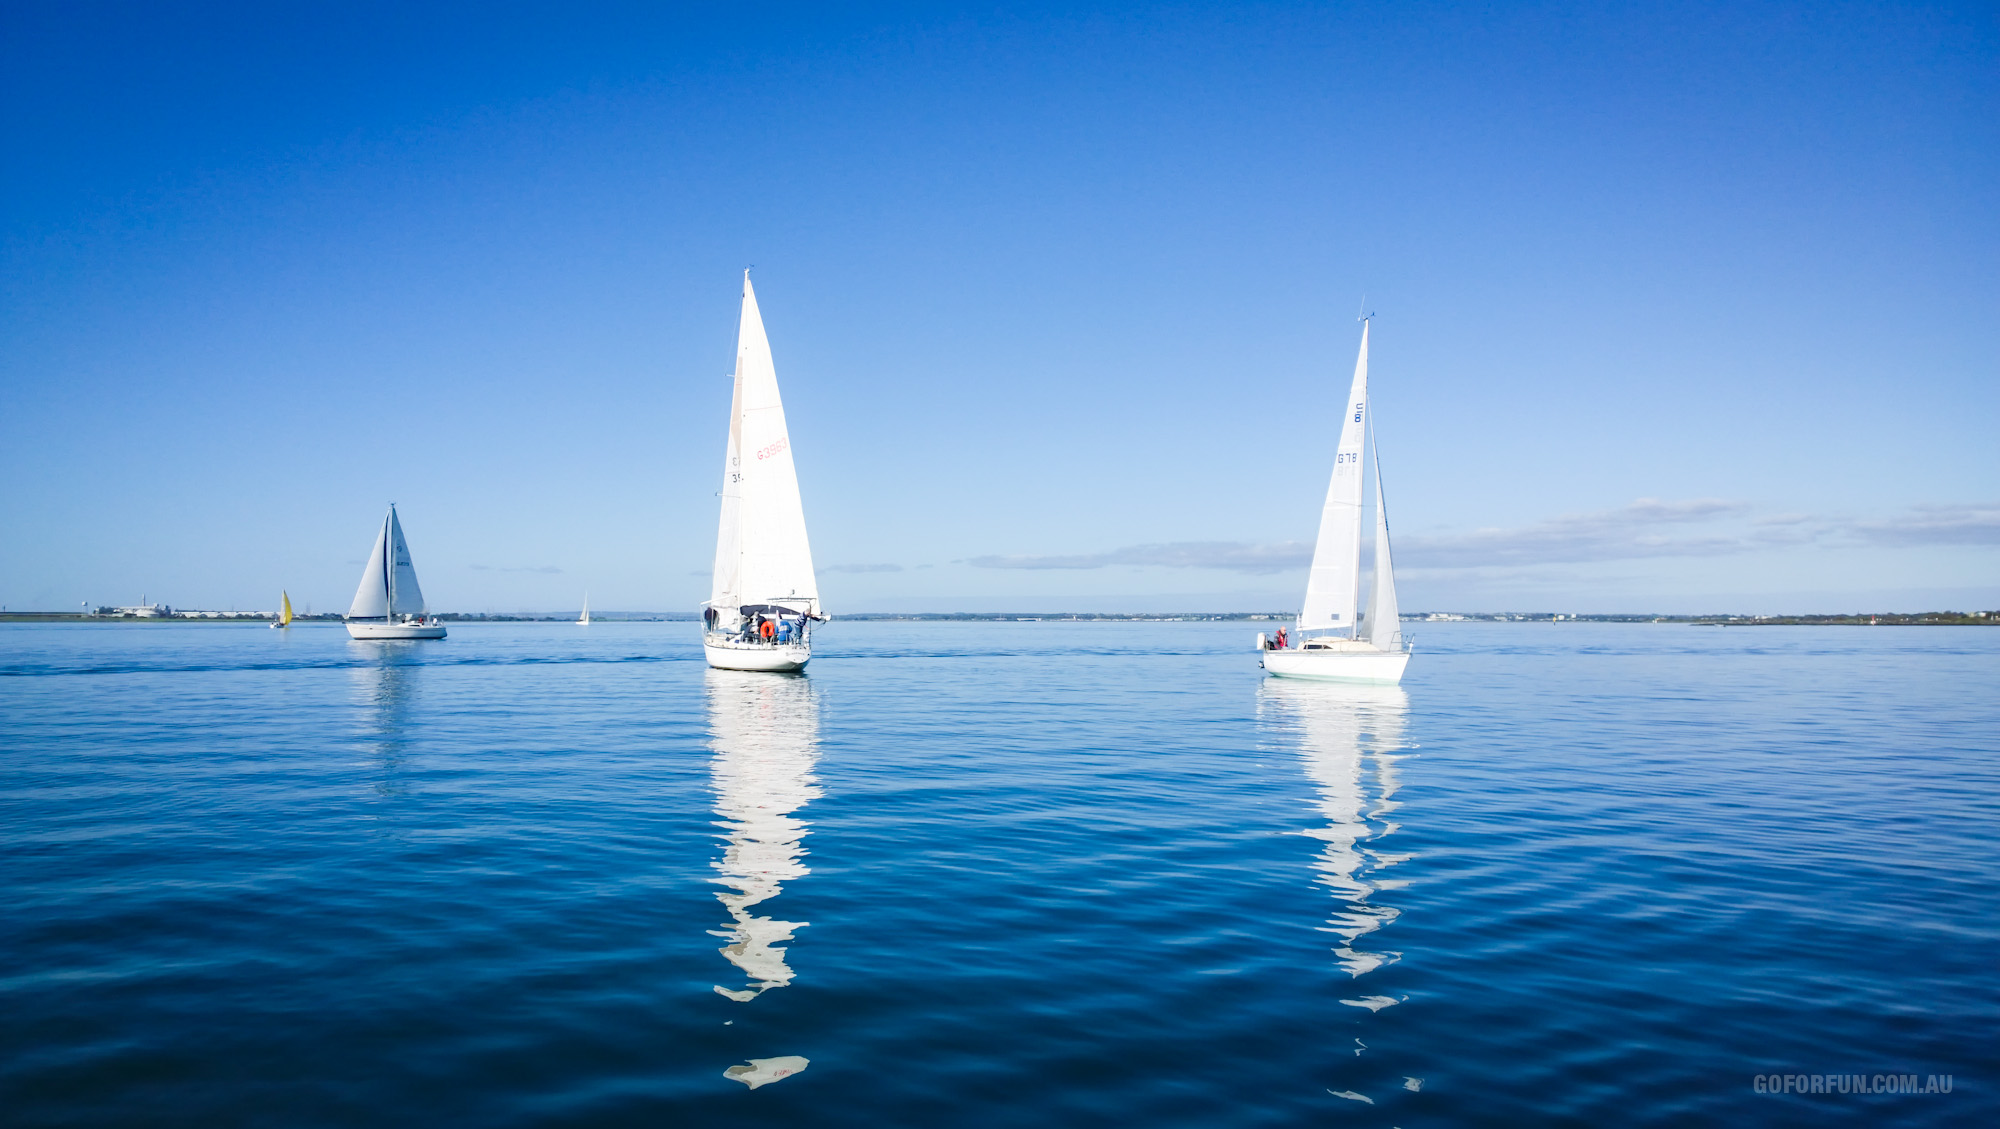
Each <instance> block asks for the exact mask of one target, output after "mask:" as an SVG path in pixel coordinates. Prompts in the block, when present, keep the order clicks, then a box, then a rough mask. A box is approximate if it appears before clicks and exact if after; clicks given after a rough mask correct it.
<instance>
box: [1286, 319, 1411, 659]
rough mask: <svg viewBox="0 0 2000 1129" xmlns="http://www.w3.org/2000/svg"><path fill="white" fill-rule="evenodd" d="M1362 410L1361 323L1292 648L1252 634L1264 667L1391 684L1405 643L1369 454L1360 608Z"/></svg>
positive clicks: (1378, 479)
mask: <svg viewBox="0 0 2000 1129" xmlns="http://www.w3.org/2000/svg"><path fill="white" fill-rule="evenodd" d="M1372 420H1373V417H1372V414H1371V413H1370V412H1369V410H1368V322H1367V320H1366V319H1364V320H1363V321H1362V323H1361V354H1360V356H1359V357H1357V358H1356V359H1355V362H1354V384H1353V386H1352V387H1351V388H1350V389H1349V390H1348V393H1347V401H1346V405H1345V408H1344V410H1343V411H1342V412H1341V427H1340V446H1339V447H1338V448H1337V449H1336V450H1335V453H1334V456H1333V481H1332V482H1330V483H1329V484H1328V485H1327V489H1326V507H1325V509H1324V510H1322V511H1321V512H1320V519H1319V542H1318V544H1316V545H1315V546H1314V547H1313V561H1312V573H1311V575H1310V576H1309V577H1308V578H1307V580H1306V600H1305V604H1304V605H1303V606H1302V607H1301V608H1300V610H1299V619H1298V634H1299V638H1298V640H1297V643H1298V644H1299V645H1298V646H1296V647H1287V648H1281V649H1271V648H1270V645H1269V643H1268V642H1267V641H1266V640H1265V638H1264V636H1263V635H1262V634H1261V633H1260V634H1259V635H1258V636H1257V646H1258V649H1259V650H1260V651H1262V653H1263V656H1264V669H1265V670H1267V671H1269V672H1270V673H1272V674H1277V675H1284V676H1286V677H1290V678H1318V679H1324V680H1327V681H1331V682H1372V683H1376V684H1388V685H1393V684H1395V683H1398V682H1401V681H1402V680H1403V668H1404V667H1406V666H1408V665H1409V663H1410V645H1409V644H1408V643H1407V642H1405V641H1404V640H1403V624H1402V620H1401V617H1400V615H1399V613H1398V611H1397V608H1396V575H1395V569H1394V567H1393V566H1392V565H1391V563H1390V560H1389V510H1388V508H1387V507H1386V506H1385V505H1384V504H1383V501H1382V460H1381V455H1380V452H1379V451H1377V452H1375V461H1374V466H1375V583H1374V588H1373V591H1372V592H1371V593H1370V598H1369V601H1368V607H1367V610H1366V611H1365V612H1364V611H1363V610H1362V605H1361V509H1362V506H1361V500H1362V490H1361V480H1362V470H1363V467H1364V466H1365V465H1366V464H1364V462H1363V461H1362V455H1363V453H1364V450H1363V449H1364V447H1373V446H1374V444H1373V443H1372V442H1369V439H1370V437H1371V436H1372V435H1373V434H1374V427H1373V425H1372Z"/></svg>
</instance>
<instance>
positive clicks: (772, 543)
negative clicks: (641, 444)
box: [701, 271, 827, 671]
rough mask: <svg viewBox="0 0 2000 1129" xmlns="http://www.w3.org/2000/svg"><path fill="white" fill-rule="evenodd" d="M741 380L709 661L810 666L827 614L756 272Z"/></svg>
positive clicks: (705, 642) (732, 666)
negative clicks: (816, 633)
mask: <svg viewBox="0 0 2000 1129" xmlns="http://www.w3.org/2000/svg"><path fill="white" fill-rule="evenodd" d="M732 379H733V380H734V381H735V391H734V393H733V394H732V395H731V397H730V402H729V448H728V452H727V455H726V457H725V458H724V461H723V465H722V520H721V523H720V525H719V527H718V529H717V531H716V537H715V574H714V578H713V580H712V582H711V584H710V587H709V597H708V600H707V602H705V603H704V604H702V622H703V623H704V624H705V630H704V631H703V633H702V639H701V643H702V650H703V652H704V653H705V654H707V656H708V665H710V666H713V667H721V668H723V669H725V670H773V671H796V670H801V669H804V667H805V665H806V662H807V660H809V659H811V658H812V625H813V624H814V623H823V622H825V620H826V618H827V617H826V616H825V615H824V614H823V613H822V611H821V610H820V606H819V584H818V582H817V581H816V580H815V579H814V578H813V565H812V548H811V546H809V545H808V544H807V543H806V516H805V509H804V507H803V506H802V505H801V504H800V502H799V476H798V473H797V471H796V470H795V469H794V467H793V465H792V442H791V437H790V436H789V435H788V434H787V433H786V431H785V406H784V404H783V403H782V402H781V401H780V400H779V399H778V370H777V367H776V365H775V364H773V362H772V360H771V342H770V340H769V339H768V338H767V337H765V336H764V319H763V316H762V315H761V314H759V313H758V312H757V292H756V291H755V290H753V289H752V288H751V286H750V272H749V271H744V272H743V313H742V320H741V321H740V322H738V324H737V330H736V373H735V375H734V377H733V378H732Z"/></svg>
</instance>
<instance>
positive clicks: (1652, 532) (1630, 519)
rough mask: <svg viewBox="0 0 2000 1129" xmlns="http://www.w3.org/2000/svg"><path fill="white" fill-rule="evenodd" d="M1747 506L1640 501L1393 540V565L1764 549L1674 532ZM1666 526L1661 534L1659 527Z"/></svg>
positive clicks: (1756, 543) (1759, 543)
mask: <svg viewBox="0 0 2000 1129" xmlns="http://www.w3.org/2000/svg"><path fill="white" fill-rule="evenodd" d="M1748 508H1749V507H1748V506H1747V505H1745V504H1744V503H1742V502H1730V501H1724V500H1722V499H1720V498H1694V499H1689V500H1687V501H1680V502H1665V501H1661V500H1660V499H1658V498H1640V499H1639V500H1637V501H1635V502H1632V503H1631V504H1629V505H1625V506H1620V507H1618V508H1617V509H1615V510H1599V511H1596V512H1594V513H1584V514H1569V515H1566V516H1564V517H1558V518H1551V519H1549V520H1548V521H1542V522H1537V523H1535V524H1534V525H1524V526H1520V527H1518V528H1514V529H1478V530H1474V531H1472V532H1471V533H1460V534H1447V535H1443V536H1428V537H1399V538H1396V539H1395V546H1396V558H1397V563H1398V564H1407V565H1409V566H1410V567H1412V568H1424V569H1452V568H1491V567H1494V566H1496V565H1538V564H1574V563H1581V562H1585V561H1616V560H1636V559H1642V558H1646V557H1707V556H1718V555H1722V554H1726V553H1740V552H1744V551H1747V550H1750V549H1754V548H1762V547H1764V541H1763V539H1760V538H1745V537H1740V536H1736V535H1734V534H1709V535H1695V536H1689V535H1686V534H1678V535H1677V534H1675V533H1674V532H1672V531H1671V527H1674V526H1684V525H1688V524H1691V523H1696V522H1704V521H1709V520H1712V519H1715V518H1720V517H1731V516H1735V515H1737V514H1740V513H1742V512H1743V511H1745V510H1747V509H1748ZM1663 527H1664V528H1663Z"/></svg>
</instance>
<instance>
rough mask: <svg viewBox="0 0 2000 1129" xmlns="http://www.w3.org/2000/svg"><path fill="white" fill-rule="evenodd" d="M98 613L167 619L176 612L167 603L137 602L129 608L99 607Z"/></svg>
mask: <svg viewBox="0 0 2000 1129" xmlns="http://www.w3.org/2000/svg"><path fill="white" fill-rule="evenodd" d="M97 614H98V615H115V616H123V617H124V618H126V619H165V618H167V617H168V616H170V615H172V614H174V609H172V608H170V607H168V606H167V605H165V604H135V605H133V606H132V607H129V608H99V609H97Z"/></svg>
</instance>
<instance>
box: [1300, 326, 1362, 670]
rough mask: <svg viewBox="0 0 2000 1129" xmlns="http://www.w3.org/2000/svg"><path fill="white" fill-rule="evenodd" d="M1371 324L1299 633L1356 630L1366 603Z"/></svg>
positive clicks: (1345, 412)
mask: <svg viewBox="0 0 2000 1129" xmlns="http://www.w3.org/2000/svg"><path fill="white" fill-rule="evenodd" d="M1367 407H1368V323H1367V322H1362V323H1361V354H1360V356H1358V357H1356V358H1355V361H1354V385H1353V387H1351V388H1350V389H1349V390H1348V393H1347V400H1346V402H1345V403H1344V404H1343V405H1342V406H1341V412H1340V446H1339V447H1337V448H1335V451H1334V456H1333V480H1332V481H1331V482H1329V483H1328V484H1327V487H1326V508H1325V509H1323V510H1321V511H1320V515H1319V542H1318V544H1316V545H1315V546H1314V547H1313V562H1312V574H1311V575H1310V576H1309V577H1308V578H1307V579H1306V600H1305V604H1304V605H1303V606H1302V607H1301V608H1300V609H1299V631H1300V632H1301V633H1304V632H1308V631H1329V630H1336V629H1342V628H1345V629H1348V630H1352V629H1353V628H1354V626H1355V623H1354V613H1355V611H1356V609H1357V607H1358V605H1359V604H1360V601H1361V479H1362V474H1361V467H1362V464H1361V449H1362V446H1363V442H1364V440H1365V438H1366V436H1367V434H1368V431H1367V423H1366V420H1364V419H1363V417H1364V416H1365V415H1367Z"/></svg>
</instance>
